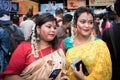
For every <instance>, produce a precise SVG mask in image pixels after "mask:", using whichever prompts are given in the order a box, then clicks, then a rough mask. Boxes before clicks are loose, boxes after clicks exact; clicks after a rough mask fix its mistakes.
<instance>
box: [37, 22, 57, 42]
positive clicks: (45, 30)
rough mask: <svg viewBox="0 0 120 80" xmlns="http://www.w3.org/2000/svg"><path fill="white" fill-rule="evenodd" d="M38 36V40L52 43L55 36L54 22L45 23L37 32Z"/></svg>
mask: <svg viewBox="0 0 120 80" xmlns="http://www.w3.org/2000/svg"><path fill="white" fill-rule="evenodd" d="M37 32H38V34H39V35H40V40H44V41H52V40H53V39H54V38H55V36H56V23H55V21H49V22H46V23H45V24H43V25H42V26H41V28H39V30H37Z"/></svg>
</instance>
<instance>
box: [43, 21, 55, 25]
mask: <svg viewBox="0 0 120 80" xmlns="http://www.w3.org/2000/svg"><path fill="white" fill-rule="evenodd" d="M45 25H56V22H55V21H48V22H46V23H45Z"/></svg>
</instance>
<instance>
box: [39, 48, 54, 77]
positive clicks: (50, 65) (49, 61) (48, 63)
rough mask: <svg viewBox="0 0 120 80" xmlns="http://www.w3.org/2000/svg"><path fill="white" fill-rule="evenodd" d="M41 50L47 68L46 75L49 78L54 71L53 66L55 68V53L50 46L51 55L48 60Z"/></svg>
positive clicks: (49, 54)
mask: <svg viewBox="0 0 120 80" xmlns="http://www.w3.org/2000/svg"><path fill="white" fill-rule="evenodd" d="M39 50H40V55H41V59H42V61H43V62H44V63H45V65H44V66H46V74H47V75H48V76H49V75H50V73H51V72H52V71H53V66H54V61H53V55H52V54H51V53H52V52H53V50H52V47H51V46H50V53H48V58H44V56H45V55H43V54H44V53H43V52H42V50H41V49H39ZM45 59H46V60H45Z"/></svg>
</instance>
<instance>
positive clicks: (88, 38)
mask: <svg viewBox="0 0 120 80" xmlns="http://www.w3.org/2000/svg"><path fill="white" fill-rule="evenodd" d="M90 41H91V36H81V35H76V36H75V38H74V42H73V44H74V45H75V46H78V45H81V44H83V43H88V42H90Z"/></svg>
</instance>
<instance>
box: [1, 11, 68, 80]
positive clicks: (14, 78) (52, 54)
mask: <svg viewBox="0 0 120 80" xmlns="http://www.w3.org/2000/svg"><path fill="white" fill-rule="evenodd" d="M35 24H36V25H35V26H34V27H33V28H32V35H31V39H30V41H25V42H23V43H21V44H20V45H19V46H18V48H17V49H16V50H15V52H14V53H13V56H12V58H11V60H10V63H9V65H8V67H7V69H6V70H5V71H4V72H3V74H2V76H3V77H4V80H52V78H49V76H50V74H51V73H52V71H54V70H55V69H61V71H60V73H59V75H58V76H57V77H56V80H62V79H63V78H65V77H66V78H67V76H65V75H64V74H65V73H66V70H65V64H66V63H65V62H66V61H65V55H64V52H63V50H62V49H61V48H59V47H58V46H57V43H58V40H57V36H56V19H55V17H54V16H53V15H52V14H50V13H43V14H41V15H39V16H38V17H37V18H36V19H35Z"/></svg>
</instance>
